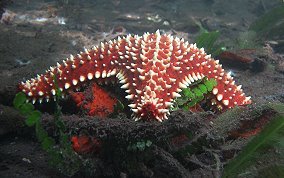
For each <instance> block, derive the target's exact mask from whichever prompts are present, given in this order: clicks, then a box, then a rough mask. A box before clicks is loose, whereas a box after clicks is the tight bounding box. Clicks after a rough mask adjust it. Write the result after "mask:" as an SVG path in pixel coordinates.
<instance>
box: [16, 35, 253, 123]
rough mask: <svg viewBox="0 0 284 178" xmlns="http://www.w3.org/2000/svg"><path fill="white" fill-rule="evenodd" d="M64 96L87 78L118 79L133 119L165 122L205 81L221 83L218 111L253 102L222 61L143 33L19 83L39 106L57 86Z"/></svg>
mask: <svg viewBox="0 0 284 178" xmlns="http://www.w3.org/2000/svg"><path fill="white" fill-rule="evenodd" d="M54 76H55V77H56V79H57V84H58V87H59V89H60V90H61V91H63V92H64V93H66V92H67V91H68V90H72V89H74V88H77V87H78V86H81V85H82V84H83V83H85V82H86V81H87V80H94V79H97V80H104V81H107V79H106V78H114V77H112V76H116V77H117V79H118V80H119V83H121V84H123V85H122V86H121V88H123V89H126V90H125V91H126V93H127V94H128V95H127V96H126V97H125V98H127V99H129V100H131V101H132V102H131V104H129V107H130V108H131V110H132V111H133V117H134V118H135V120H139V119H141V118H144V119H152V118H155V119H157V120H158V121H163V120H165V119H167V118H168V117H167V116H168V115H169V114H170V112H169V111H170V107H171V106H172V105H173V101H174V99H175V98H177V97H180V96H181V95H180V94H179V92H180V91H181V89H182V88H187V87H188V86H190V84H191V83H193V82H195V81H197V80H200V79H203V78H204V77H207V78H208V79H210V78H214V79H216V80H217V83H218V84H217V86H216V87H215V88H214V89H213V90H212V93H213V95H214V97H215V99H212V104H214V105H217V106H218V107H219V108H223V109H226V108H231V107H234V106H236V105H246V104H250V103H251V100H250V97H246V96H245V94H244V93H243V91H242V89H241V86H237V85H235V81H234V80H233V78H232V77H231V76H230V74H229V73H225V72H224V69H222V65H221V64H219V61H218V60H214V59H213V58H211V55H207V54H206V53H205V52H204V49H203V48H200V49H199V48H197V47H196V44H189V43H188V42H187V41H186V42H185V41H184V39H179V38H177V37H175V38H174V37H173V36H171V35H167V34H163V35H161V34H160V32H159V30H158V31H156V33H151V34H150V33H145V34H144V35H143V36H138V35H134V36H133V35H127V36H126V37H122V38H121V37H118V38H117V39H114V40H111V41H109V42H104V43H103V42H101V44H100V45H98V46H94V47H93V48H92V49H89V50H88V49H85V51H84V52H81V53H80V54H77V55H76V56H73V55H70V58H67V60H63V63H62V64H59V63H57V66H56V67H50V69H49V70H47V71H46V73H45V74H42V75H38V76H37V78H33V79H31V80H27V81H26V82H21V84H20V85H19V88H20V89H21V90H22V91H23V92H24V93H25V94H26V95H27V96H28V97H29V98H30V99H32V100H33V102H35V101H36V100H37V99H38V100H39V101H40V102H41V101H42V99H43V98H45V99H46V100H47V101H48V100H49V99H50V98H51V97H53V98H54V96H55V94H56V86H55V83H54Z"/></svg>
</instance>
